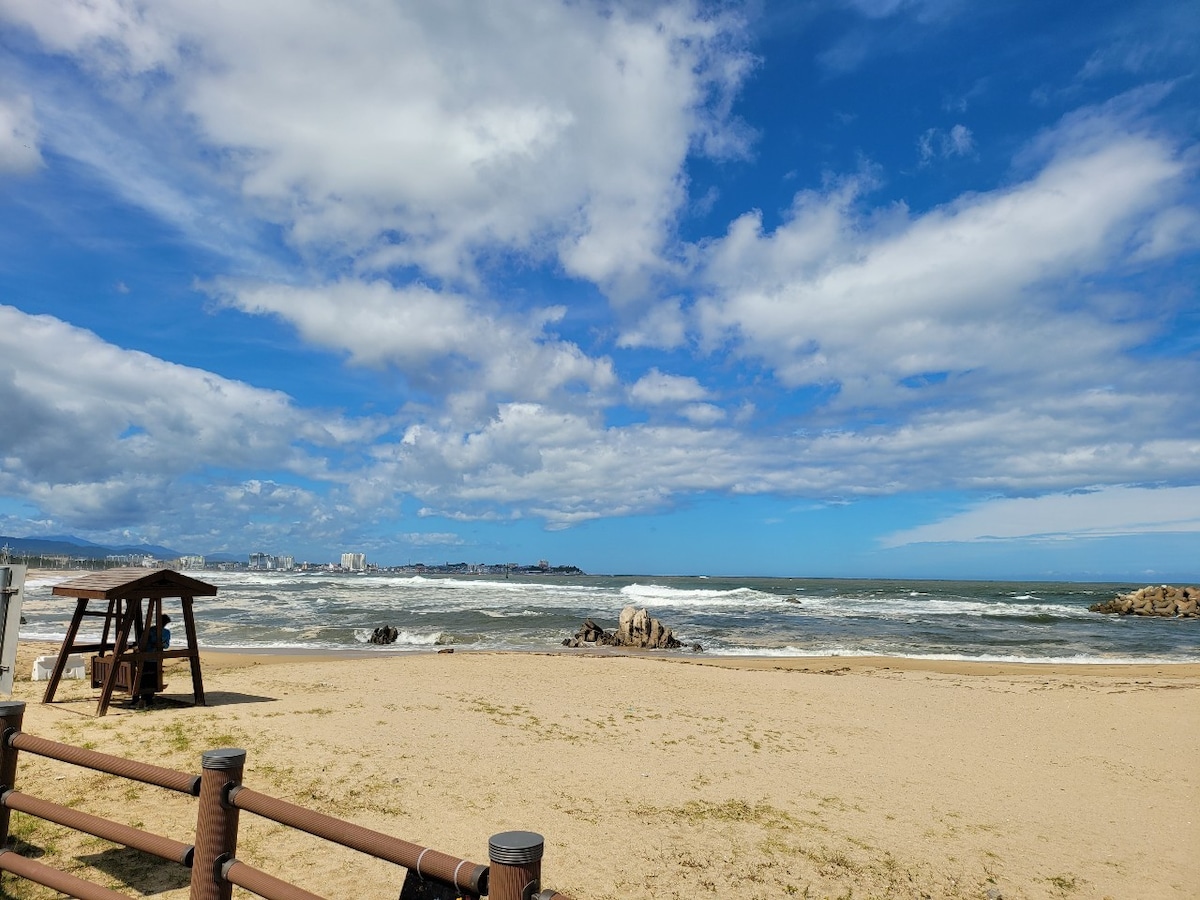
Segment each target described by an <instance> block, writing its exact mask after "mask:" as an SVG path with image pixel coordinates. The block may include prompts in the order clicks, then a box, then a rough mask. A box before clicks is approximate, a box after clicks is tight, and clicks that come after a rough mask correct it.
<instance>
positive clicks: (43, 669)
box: [33, 653, 87, 681]
mask: <svg viewBox="0 0 1200 900" xmlns="http://www.w3.org/2000/svg"><path fill="white" fill-rule="evenodd" d="M57 662H58V657H57V656H39V657H38V658H37V659H35V660H34V661H33V680H34V681H49V680H50V676H51V675H52V674H54V665H55V663H57ZM62 677H63V678H86V677H87V671H86V667H85V666H84V663H83V657H82V656H80V655H79V654H77V653H72V654H71V655H70V656H68V657H67V667H66V668H65V669H63V675H62Z"/></svg>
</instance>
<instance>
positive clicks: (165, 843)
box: [0, 701, 569, 900]
mask: <svg viewBox="0 0 1200 900" xmlns="http://www.w3.org/2000/svg"><path fill="white" fill-rule="evenodd" d="M24 714H25V704H24V703H23V702H19V701H18V702H9V703H4V702H0V730H2V734H0V872H9V873H11V874H13V875H18V876H20V877H22V878H25V879H28V880H29V881H33V882H36V883H37V884H41V885H44V886H45V887H49V888H52V889H53V890H56V891H58V892H59V893H62V894H66V895H67V896H69V897H75V898H77V900H129V898H128V897H127V896H126V895H124V894H120V893H118V892H116V891H113V890H111V889H109V888H106V887H103V886H101V885H98V884H95V883H93V882H90V881H86V880H84V879H81V878H78V877H76V876H74V875H71V874H69V873H66V872H62V871H60V870H58V869H55V868H53V867H51V866H47V865H45V864H43V863H40V862H36V861H34V860H31V859H26V858H25V857H23V856H21V855H19V854H18V853H16V852H14V851H12V850H10V849H7V848H6V846H5V845H6V844H7V842H8V826H9V817H10V814H11V812H12V811H13V810H17V811H18V812H23V813H26V814H28V815H31V816H36V817H37V818H40V819H44V820H46V821H48V822H54V823H55V824H58V825H62V826H64V827H67V828H72V829H75V830H77V831H82V832H84V833H85V834H90V835H93V836H95V837H99V838H103V839H104V840H107V841H111V842H113V843H115V844H120V845H123V846H126V847H130V848H132V849H135V850H140V851H142V852H144V853H149V854H151V855H153V856H157V857H159V858H161V859H163V860H166V861H169V862H172V863H176V864H178V865H182V866H184V867H187V868H190V869H191V881H190V892H189V895H188V896H189V900H229V898H230V896H231V894H232V890H233V887H234V885H237V886H238V887H241V888H244V889H245V890H248V891H250V892H251V893H254V894H256V895H258V896H259V897H262V898H264V900H323V898H321V897H319V896H318V895H316V894H313V893H310V892H309V891H307V890H304V889H303V888H300V887H298V886H296V885H293V884H291V883H289V882H287V881H284V880H282V879H280V878H276V877H275V876H274V875H271V874H269V873H267V872H263V871H261V870H259V869H256V868H254V867H252V866H250V865H248V864H246V863H245V862H243V861H241V860H239V859H238V858H237V837H238V818H239V812H240V811H242V810H245V811H246V812H248V813H252V814H255V815H258V816H260V817H262V818H265V819H269V820H271V821H273V822H276V823H278V824H281V825H284V826H287V827H289V828H293V829H296V830H298V831H303V832H306V833H308V834H311V835H314V836H316V837H319V838H323V839H324V840H326V841H329V842H330V843H334V844H339V845H341V846H343V847H348V848H350V849H353V850H357V851H359V852H361V853H365V854H367V855H368V856H373V857H375V858H376V859H381V860H384V861H386V862H391V863H394V864H396V865H398V866H401V867H403V868H404V869H406V870H407V876H406V879H405V883H404V885H405V887H404V890H402V891H401V894H400V896H401V898H402V900H403V898H405V897H407V896H423V897H435V898H440V897H458V896H462V897H464V898H472V897H474V898H478V897H482V896H488V897H490V898H492V900H569V898H567V897H566V896H565V895H563V894H560V893H558V892H557V891H553V890H549V889H547V890H541V891H540V892H539V890H540V888H541V859H542V849H543V840H542V837H541V835H538V834H534V833H533V832H528V831H509V832H503V833H501V834H497V835H493V836H492V838H491V839H490V840H489V842H488V860H489V863H490V865H487V866H485V865H480V864H478V863H473V862H470V861H469V860H465V859H459V858H458V857H455V856H451V855H449V854H447V853H441V852H440V851H437V850H432V849H430V848H428V847H422V846H420V845H419V844H413V843H410V842H409V841H404V840H401V839H399V838H395V837H392V836H390V835H387V834H383V833H382V832H378V831H372V830H371V829H369V828H364V827H363V826H361V825H355V824H354V823H352V822H346V821H344V820H342V819H337V818H334V817H333V816H329V815H326V814H325V813H322V812H317V811H316V810H311V809H307V808H305V807H302V806H297V805H295V804H293V803H288V802H287V801H285V800H280V799H278V798H276V797H271V796H268V795H267V794H263V793H260V792H258V791H255V790H251V789H250V788H247V787H245V786H243V785H242V783H241V782H242V772H243V769H244V768H245V762H246V751H245V750H240V749H231V748H226V749H218V750H209V751H207V752H206V753H204V754H202V755H201V759H200V762H201V774H199V775H191V774H188V773H185V772H177V771H175V770H173V769H166V768H163V767H161V766H155V765H151V764H149V763H143V762H139V761H137V760H130V759H125V758H123V757H119V756H110V755H108V754H106V753H97V752H96V751H93V750H86V749H84V748H82V747H75V746H72V745H70V744H61V743H59V742H57V741H51V740H47V739H45V738H39V737H36V736H34V735H30V734H25V733H24V732H22V731H21V723H22V719H23V717H24ZM20 751H24V752H26V753H32V754H34V755H36V756H44V757H47V758H49V759H55V760H59V761H60V762H64V763H68V764H70V765H75V766H80V767H82V768H87V769H92V770H94V771H98V772H103V773H106V774H109V775H114V776H117V777H121V778H126V779H129V780H132V781H140V782H143V783H146V784H152V785H156V786H158V787H162V788H166V789H168V790H173V791H178V792H180V793H184V794H188V795H191V796H194V797H196V798H198V806H197V814H196V831H195V838H196V840H195V843H194V844H186V843H183V842H182V841H177V840H174V839H172V838H168V837H164V836H162V835H157V834H152V833H150V832H147V831H141V830H139V829H137V828H133V827H131V826H129V825H123V824H121V823H119V822H113V821H111V820H108V819H104V818H100V817H98V816H93V815H91V814H89V813H84V812H80V811H78V810H74V809H71V808H70V807H67V806H63V805H61V804H58V803H54V802H52V801H50V800H46V799H43V798H39V797H34V796H31V795H29V794H25V793H21V792H20V791H17V790H15V784H16V774H17V761H18V755H19V752H20ZM428 884H432V885H437V886H440V887H441V888H442V891H441V892H440V893H430V891H429V890H428V889H427V885H428ZM410 885H413V888H412V891H411V892H410V890H409V887H410Z"/></svg>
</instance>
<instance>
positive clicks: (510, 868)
mask: <svg viewBox="0 0 1200 900" xmlns="http://www.w3.org/2000/svg"><path fill="white" fill-rule="evenodd" d="M545 846H546V842H545V840H544V839H543V838H542V836H541V835H540V834H534V833H533V832H532V831H505V832H502V833H501V834H494V835H492V837H491V839H490V840H489V841H488V860H489V861H490V862H491V864H492V865H491V870H490V872H489V873H488V897H489V898H490V900H531V898H532V897H533V895H534V894H536V893H537V892H538V889H539V888H540V887H541V881H542V851H543V849H544V848H545Z"/></svg>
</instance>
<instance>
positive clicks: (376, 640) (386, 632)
mask: <svg viewBox="0 0 1200 900" xmlns="http://www.w3.org/2000/svg"><path fill="white" fill-rule="evenodd" d="M398 637H400V632H398V631H397V630H396V629H395V628H393V627H392V626H391V625H381V626H379V627H378V628H376V629H375V630H374V631H372V632H371V636H370V637H369V638H367V640H368V641H370V642H371V643H372V644H394V643H396V638H398Z"/></svg>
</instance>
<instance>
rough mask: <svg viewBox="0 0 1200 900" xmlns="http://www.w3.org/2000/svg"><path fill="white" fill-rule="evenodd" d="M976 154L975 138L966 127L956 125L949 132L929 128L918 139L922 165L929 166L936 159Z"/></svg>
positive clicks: (918, 150) (918, 151)
mask: <svg viewBox="0 0 1200 900" xmlns="http://www.w3.org/2000/svg"><path fill="white" fill-rule="evenodd" d="M974 152H975V136H974V135H973V134H972V133H971V129H970V128H968V127H967V126H966V125H955V126H953V127H952V128H951V129H950V130H949V131H948V132H947V131H942V130H941V129H940V128H929V129H927V130H926V131H925V133H924V134H922V135H921V137H920V138H918V139H917V153H918V155H919V157H920V164H921V165H922V166H927V165H929V164H930V163H932V162H933V161H934V160H935V159H950V158H952V157H955V156H971V155H972V154H973V153H974Z"/></svg>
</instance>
